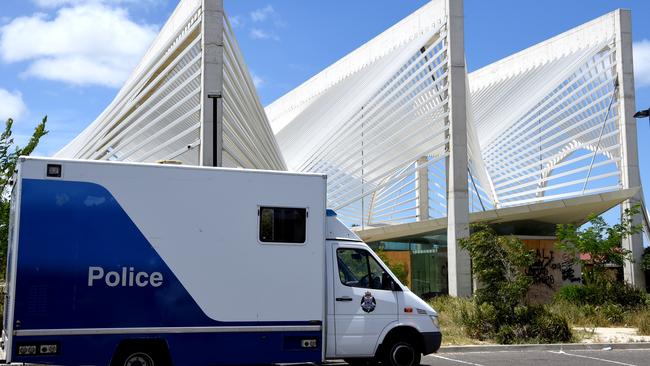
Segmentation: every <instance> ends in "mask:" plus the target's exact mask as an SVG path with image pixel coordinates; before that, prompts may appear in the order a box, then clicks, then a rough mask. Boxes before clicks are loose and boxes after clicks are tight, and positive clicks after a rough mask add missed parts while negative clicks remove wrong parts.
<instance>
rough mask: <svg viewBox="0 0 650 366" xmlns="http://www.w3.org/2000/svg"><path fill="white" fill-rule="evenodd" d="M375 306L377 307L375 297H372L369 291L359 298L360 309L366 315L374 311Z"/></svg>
mask: <svg viewBox="0 0 650 366" xmlns="http://www.w3.org/2000/svg"><path fill="white" fill-rule="evenodd" d="M375 306H377V302H376V301H375V297H374V296H372V294H371V293H370V291H366V294H365V295H364V296H363V297H362V298H361V309H362V310H363V311H365V312H366V313H370V312H372V311H373V310H375Z"/></svg>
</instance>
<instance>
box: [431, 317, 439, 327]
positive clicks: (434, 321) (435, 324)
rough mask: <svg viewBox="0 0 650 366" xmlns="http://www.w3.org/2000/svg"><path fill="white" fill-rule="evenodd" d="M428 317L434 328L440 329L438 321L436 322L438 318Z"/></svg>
mask: <svg viewBox="0 0 650 366" xmlns="http://www.w3.org/2000/svg"><path fill="white" fill-rule="evenodd" d="M430 317H431V322H433V325H434V326H435V327H436V328H438V329H440V320H438V316H437V315H430Z"/></svg>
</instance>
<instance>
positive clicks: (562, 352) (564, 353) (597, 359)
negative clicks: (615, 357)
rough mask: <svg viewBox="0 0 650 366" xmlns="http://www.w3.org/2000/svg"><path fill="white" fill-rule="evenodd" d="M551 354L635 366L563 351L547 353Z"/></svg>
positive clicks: (629, 365) (629, 364)
mask: <svg viewBox="0 0 650 366" xmlns="http://www.w3.org/2000/svg"><path fill="white" fill-rule="evenodd" d="M549 352H551V353H555V354H557V355H565V356H573V357H579V358H588V359H590V360H596V361H601V362H608V363H613V364H617V365H623V366H637V365H634V364H631V363H625V362H618V361H612V360H607V359H604V358H598V357H589V356H583V355H576V354H573V353H566V352H564V351H549Z"/></svg>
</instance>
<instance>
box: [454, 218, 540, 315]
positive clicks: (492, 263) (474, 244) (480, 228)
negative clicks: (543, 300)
mask: <svg viewBox="0 0 650 366" xmlns="http://www.w3.org/2000/svg"><path fill="white" fill-rule="evenodd" d="M459 244H460V246H461V248H463V249H465V250H467V252H468V253H469V256H470V258H471V259H472V271H473V273H474V276H476V279H477V280H478V281H479V283H480V284H481V285H480V286H479V287H480V288H478V289H477V290H476V293H475V295H476V300H477V302H478V303H479V304H483V303H488V304H491V305H493V306H494V307H495V308H496V309H497V311H498V312H504V313H512V311H513V309H514V308H515V307H516V306H519V305H522V304H523V303H524V300H525V298H526V294H527V293H528V289H529V288H530V285H531V284H532V279H531V278H530V277H529V276H527V275H526V274H525V272H524V271H523V269H524V268H528V267H530V266H531V265H532V264H533V262H534V260H535V256H534V253H533V251H532V250H529V249H528V248H526V245H525V244H524V243H523V242H522V241H521V240H519V239H518V238H517V237H515V236H499V235H497V233H496V232H495V231H494V230H493V229H492V228H491V227H489V226H488V225H486V224H476V225H473V226H472V234H471V235H470V236H469V238H466V239H461V240H459ZM504 315H505V314H504Z"/></svg>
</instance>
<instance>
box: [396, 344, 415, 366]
mask: <svg viewBox="0 0 650 366" xmlns="http://www.w3.org/2000/svg"><path fill="white" fill-rule="evenodd" d="M414 359H415V355H414V354H413V349H412V348H411V347H408V346H406V345H402V344H400V345H397V346H396V347H395V348H394V349H393V362H394V363H395V364H396V365H398V366H410V365H412V364H413V361H414Z"/></svg>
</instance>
